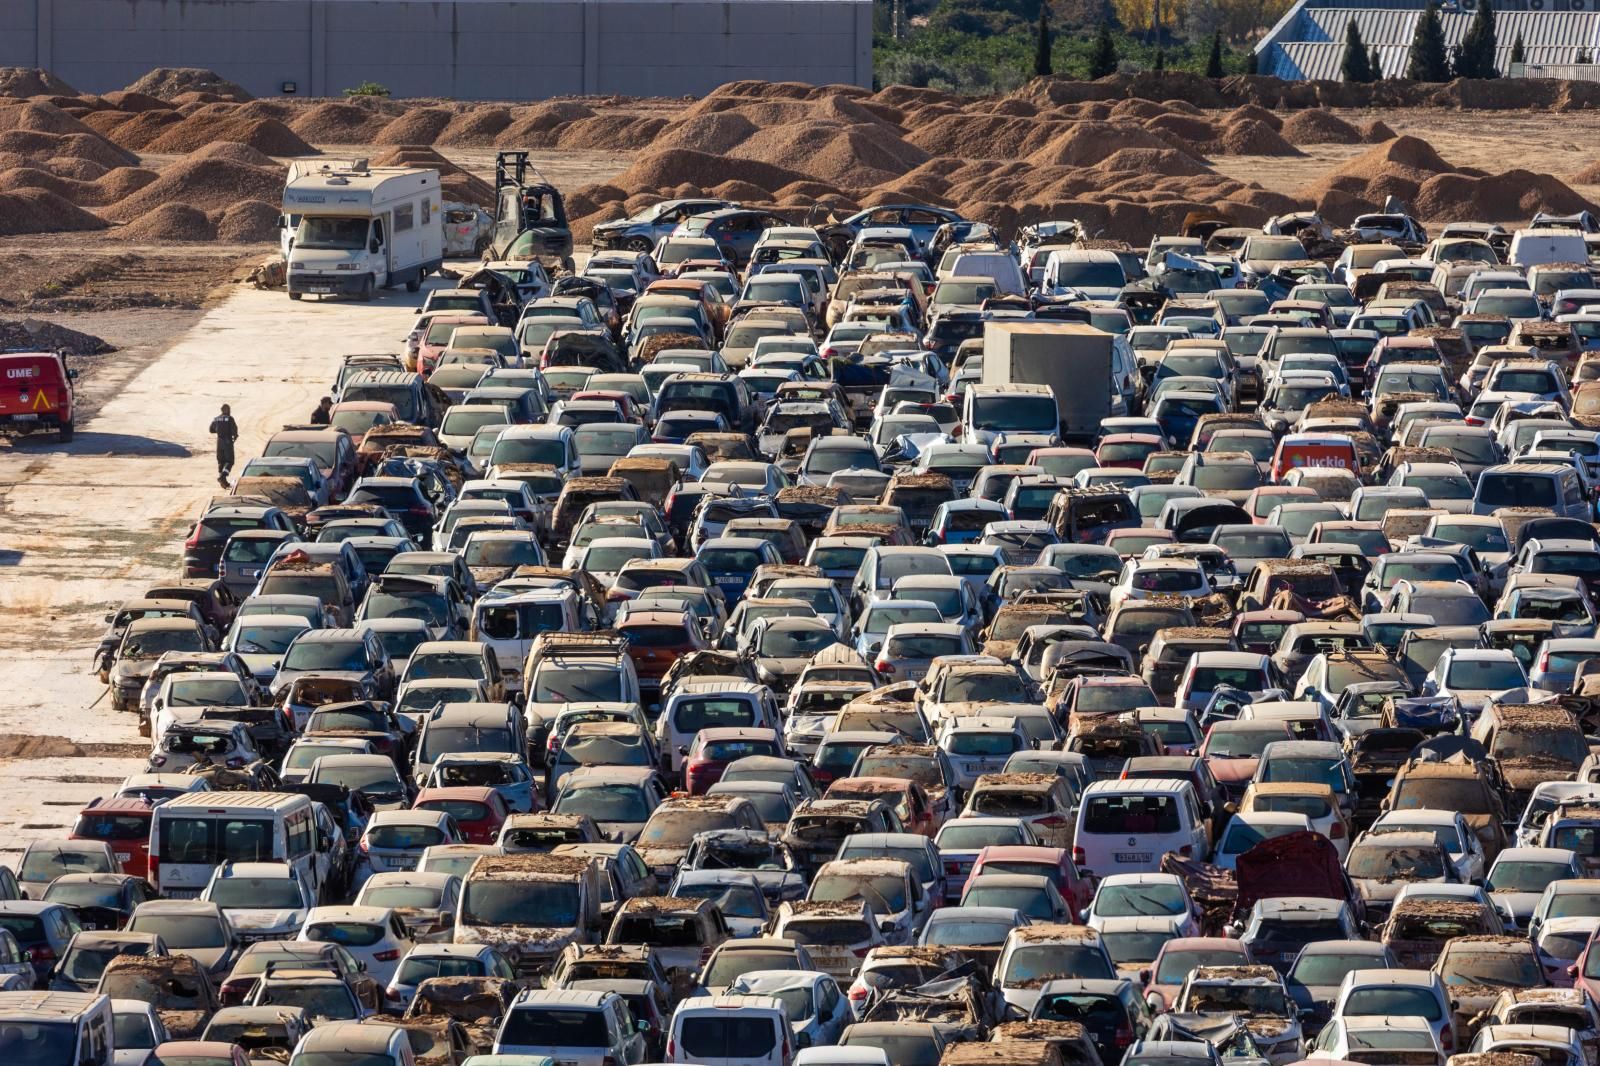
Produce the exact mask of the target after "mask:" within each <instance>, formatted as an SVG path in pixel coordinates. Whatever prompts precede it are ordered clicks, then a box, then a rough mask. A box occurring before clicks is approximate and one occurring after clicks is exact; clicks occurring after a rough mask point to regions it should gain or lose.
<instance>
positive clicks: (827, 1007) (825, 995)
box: [817, 978, 839, 1014]
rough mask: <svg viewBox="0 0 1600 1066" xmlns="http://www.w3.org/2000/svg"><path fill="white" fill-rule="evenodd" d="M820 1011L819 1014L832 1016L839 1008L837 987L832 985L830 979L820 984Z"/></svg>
mask: <svg viewBox="0 0 1600 1066" xmlns="http://www.w3.org/2000/svg"><path fill="white" fill-rule="evenodd" d="M819 998H820V999H821V1001H822V1009H821V1010H820V1011H818V1012H817V1013H819V1014H832V1013H833V1012H834V1011H835V1010H836V1009H837V1008H838V1006H839V986H838V985H836V984H834V983H833V980H832V978H829V979H828V980H826V981H824V982H822V995H821V996H820V997H819Z"/></svg>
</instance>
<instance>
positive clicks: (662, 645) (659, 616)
mask: <svg viewBox="0 0 1600 1066" xmlns="http://www.w3.org/2000/svg"><path fill="white" fill-rule="evenodd" d="M672 583H673V584H684V583H685V582H682V581H679V582H672ZM617 632H618V633H619V634H621V636H622V639H623V640H625V641H627V642H628V657H629V658H630V659H632V660H633V669H634V672H635V673H637V674H638V675H639V689H640V694H641V695H642V696H644V697H645V699H646V701H647V702H646V709H648V708H649V707H650V706H652V705H654V704H655V703H658V702H660V699H661V678H662V675H664V674H665V673H666V672H667V667H669V666H671V665H672V664H673V663H675V662H677V661H678V660H679V659H681V658H683V657H684V656H685V655H688V654H689V653H690V652H692V651H700V650H702V649H704V648H706V647H707V644H706V638H705V635H704V634H703V633H701V631H700V624H699V623H698V622H696V621H695V617H694V615H693V614H691V613H690V612H688V611H668V610H660V611H657V610H649V611H632V612H629V613H628V614H627V615H626V616H625V617H624V618H623V620H622V621H621V622H619V623H618V624H617ZM707 787H709V786H707Z"/></svg>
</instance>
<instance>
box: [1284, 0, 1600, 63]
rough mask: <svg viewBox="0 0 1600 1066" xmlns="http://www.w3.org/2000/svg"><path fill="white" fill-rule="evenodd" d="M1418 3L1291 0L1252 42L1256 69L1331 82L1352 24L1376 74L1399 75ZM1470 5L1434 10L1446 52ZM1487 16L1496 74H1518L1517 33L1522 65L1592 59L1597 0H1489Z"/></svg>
mask: <svg viewBox="0 0 1600 1066" xmlns="http://www.w3.org/2000/svg"><path fill="white" fill-rule="evenodd" d="M1424 6H1425V5H1424V3H1423V0H1298V2H1297V3H1296V4H1295V5H1294V6H1293V7H1291V8H1290V9H1289V11H1288V13H1287V14H1285V15H1284V16H1283V18H1282V19H1280V20H1279V21H1278V24H1277V25H1276V26H1274V27H1273V28H1272V29H1271V31H1269V32H1268V33H1267V35H1266V36H1265V37H1263V38H1262V39H1261V41H1260V43H1259V44H1257V45H1256V69H1257V70H1258V71H1260V72H1261V73H1262V74H1270V75H1273V76H1274V77H1279V78H1284V79H1287V80H1291V81H1301V80H1315V81H1320V80H1328V81H1338V80H1339V79H1340V77H1341V75H1340V71H1339V67H1340V64H1341V62H1342V61H1343V59H1344V38H1345V27H1346V25H1348V23H1349V21H1350V20H1351V19H1354V20H1355V23H1356V26H1357V28H1358V29H1360V31H1361V39H1362V40H1363V41H1364V42H1366V44H1367V47H1368V48H1371V47H1373V46H1376V47H1377V49H1378V56H1379V58H1380V59H1381V61H1382V63H1383V76H1384V77H1386V78H1394V77H1400V76H1401V75H1402V74H1403V73H1404V70H1405V65H1406V56H1407V53H1408V52H1409V51H1410V49H1411V39H1412V37H1413V36H1415V34H1416V28H1417V20H1418V19H1419V18H1421V17H1422V10H1423V7H1424ZM1476 8H1477V0H1452V2H1449V3H1441V4H1440V5H1439V19H1440V22H1441V23H1442V24H1443V27H1444V39H1445V45H1446V47H1449V46H1452V45H1458V44H1460V43H1461V42H1462V40H1463V39H1465V37H1466V35H1467V26H1468V25H1469V24H1470V23H1471V22H1472V16H1473V13H1474V11H1475V10H1476ZM1494 14H1495V41H1496V44H1497V46H1498V47H1497V49H1496V51H1495V63H1496V65H1497V66H1498V67H1499V68H1500V72H1501V73H1502V74H1504V75H1511V74H1514V73H1515V74H1521V73H1524V72H1523V71H1521V70H1518V71H1513V70H1512V69H1511V47H1512V44H1513V43H1514V42H1515V41H1516V39H1517V35H1518V34H1519V33H1520V34H1521V35H1522V45H1523V53H1524V58H1525V60H1526V63H1527V65H1528V67H1529V68H1535V67H1544V68H1548V67H1552V66H1560V65H1563V64H1573V63H1576V62H1577V60H1578V57H1579V53H1580V52H1582V51H1584V50H1587V51H1588V53H1589V54H1590V55H1591V56H1595V55H1600V0H1497V2H1495V3H1494ZM1527 73H1529V74H1532V73H1533V71H1532V70H1531V69H1530V70H1529V71H1528V72H1527ZM1561 76H1563V77H1566V76H1570V75H1567V74H1563V75H1561Z"/></svg>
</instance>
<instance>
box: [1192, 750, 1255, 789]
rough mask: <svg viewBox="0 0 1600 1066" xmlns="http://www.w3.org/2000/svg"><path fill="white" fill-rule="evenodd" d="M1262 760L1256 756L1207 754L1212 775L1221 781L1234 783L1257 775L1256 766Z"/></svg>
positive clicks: (1207, 762)
mask: <svg viewBox="0 0 1600 1066" xmlns="http://www.w3.org/2000/svg"><path fill="white" fill-rule="evenodd" d="M1260 762H1261V760H1260V759H1258V758H1256V757H1255V756H1253V755H1252V756H1251V757H1249V758H1247V759H1221V758H1218V757H1216V756H1215V755H1208V756H1206V765H1207V766H1208V767H1210V769H1211V776H1212V777H1214V778H1216V779H1217V780H1218V781H1220V782H1225V783H1230V784H1231V783H1233V782H1236V781H1248V780H1250V779H1251V778H1252V777H1255V776H1256V766H1257V764H1258V763H1260Z"/></svg>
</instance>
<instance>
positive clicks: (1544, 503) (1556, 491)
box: [1472, 463, 1594, 522]
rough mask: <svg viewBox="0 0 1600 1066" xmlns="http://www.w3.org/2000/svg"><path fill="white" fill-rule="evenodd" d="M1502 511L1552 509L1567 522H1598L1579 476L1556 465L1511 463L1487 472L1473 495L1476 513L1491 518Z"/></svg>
mask: <svg viewBox="0 0 1600 1066" xmlns="http://www.w3.org/2000/svg"><path fill="white" fill-rule="evenodd" d="M1501 507H1548V508H1550V509H1551V510H1552V511H1554V512H1555V513H1556V514H1557V515H1559V516H1561V517H1564V518H1576V519H1579V520H1581V521H1585V522H1588V521H1591V520H1593V518H1594V509H1593V507H1592V505H1591V504H1590V503H1589V499H1588V497H1587V496H1585V495H1584V492H1583V482H1582V481H1581V480H1579V478H1578V472H1577V471H1576V470H1574V469H1573V468H1572V467H1570V466H1560V465H1557V464H1554V463H1549V464H1546V463H1507V464H1504V465H1501V466H1491V467H1489V468H1488V469H1487V470H1485V471H1484V472H1483V473H1482V474H1481V475H1480V476H1479V478H1478V487H1477V491H1476V492H1474V493H1473V497H1472V513H1473V514H1483V515H1490V514H1494V513H1495V511H1496V510H1498V509H1499V508H1501Z"/></svg>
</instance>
